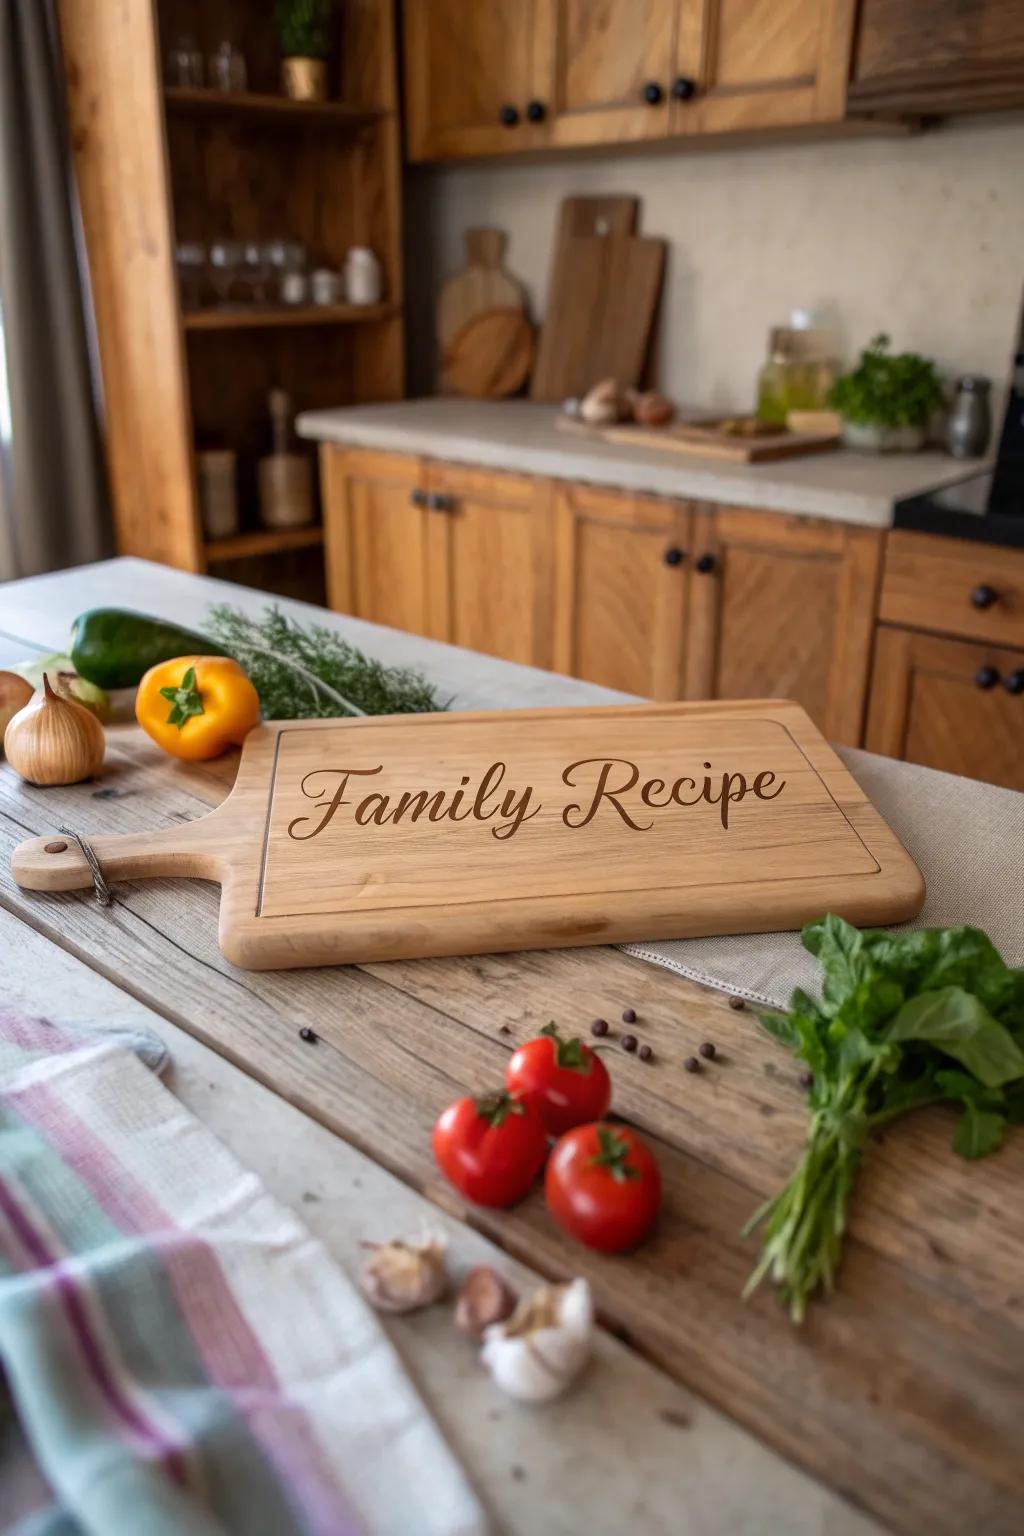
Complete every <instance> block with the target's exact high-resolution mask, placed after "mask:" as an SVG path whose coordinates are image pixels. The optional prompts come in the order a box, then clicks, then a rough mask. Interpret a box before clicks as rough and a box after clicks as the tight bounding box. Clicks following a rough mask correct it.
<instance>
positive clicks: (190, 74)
mask: <svg viewBox="0 0 1024 1536" xmlns="http://www.w3.org/2000/svg"><path fill="white" fill-rule="evenodd" d="M167 79H168V82H169V83H170V84H171V85H177V86H180V87H182V88H183V89H185V90H196V89H198V88H199V87H200V86H201V85H202V83H203V56H202V54H201V53H200V51H199V49H198V48H197V47H196V40H195V38H194V37H193V36H192V34H191V32H182V34H181V36H180V37H178V38H177V39H176V41H175V43H174V46H173V48H172V49H171V51H170V53H169V54H168V55H167Z"/></svg>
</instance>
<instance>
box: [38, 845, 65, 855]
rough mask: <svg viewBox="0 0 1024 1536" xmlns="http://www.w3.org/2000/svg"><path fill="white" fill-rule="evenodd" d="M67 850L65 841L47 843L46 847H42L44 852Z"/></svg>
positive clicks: (62, 851) (63, 851)
mask: <svg viewBox="0 0 1024 1536" xmlns="http://www.w3.org/2000/svg"><path fill="white" fill-rule="evenodd" d="M67 851H68V845H67V843H47V845H46V847H45V848H44V849H43V852H44V853H67Z"/></svg>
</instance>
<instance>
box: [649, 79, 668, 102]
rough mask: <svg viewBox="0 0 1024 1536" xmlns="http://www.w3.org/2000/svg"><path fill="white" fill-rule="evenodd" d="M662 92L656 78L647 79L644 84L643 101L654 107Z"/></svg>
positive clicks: (662, 94)
mask: <svg viewBox="0 0 1024 1536" xmlns="http://www.w3.org/2000/svg"><path fill="white" fill-rule="evenodd" d="M664 94H665V92H664V91H663V90H662V88H661V86H660V85H659V84H658V82H657V80H648V82H647V84H646V85H645V86H644V101H646V103H647V105H648V106H649V107H656V106H657V105H658V103H659V101H660V100H661V98H662V97H663V96H664Z"/></svg>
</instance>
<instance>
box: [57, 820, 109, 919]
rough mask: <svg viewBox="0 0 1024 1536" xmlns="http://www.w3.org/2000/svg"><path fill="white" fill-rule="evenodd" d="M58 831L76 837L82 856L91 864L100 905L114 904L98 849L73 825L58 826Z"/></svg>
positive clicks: (63, 834)
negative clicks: (97, 853)
mask: <svg viewBox="0 0 1024 1536" xmlns="http://www.w3.org/2000/svg"><path fill="white" fill-rule="evenodd" d="M57 831H58V832H59V833H60V834H61V835H62V836H63V837H71V838H74V840H75V842H76V843H77V844H78V846H79V848H80V849H81V851H82V857H83V859H84V860H85V862H86V863H87V864H88V866H89V873H90V874H91V875H92V885H93V890H94V891H95V893H96V900H97V901H98V902H99V904H100V906H101V907H110V906H113V904H114V897H113V895H112V893H111V890H110V886H109V885H108V884H107V881H106V877H105V875H104V873H103V869H102V867H101V865H100V861H99V859H98V858H97V857H96V851H95V849H94V848H93V846H92V844H91V843H90V842H88V841H87V840H86V839H85V838H84V837H83V836H82V834H81V833H80V832H76V831H75V830H74V828H73V827H58V828H57Z"/></svg>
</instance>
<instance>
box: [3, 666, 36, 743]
mask: <svg viewBox="0 0 1024 1536" xmlns="http://www.w3.org/2000/svg"><path fill="white" fill-rule="evenodd" d="M33 691H34V690H33V688H32V684H31V683H28V682H26V681H25V679H24V678H23V677H19V676H18V674H17V672H0V747H2V746H3V744H4V732H5V731H6V730H7V726H8V724H9V723H10V721H11V720H13V719H14V717H15V715H16V714H17V713H18V710H19V709H24V708H25V705H26V704H27V703H28V701H29V699H30V698H31V697H32V694H33Z"/></svg>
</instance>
